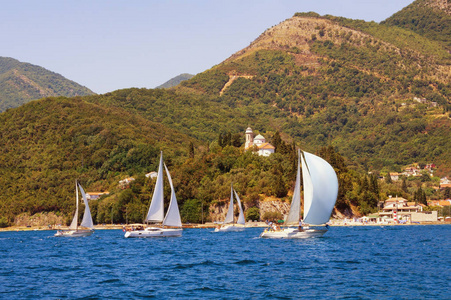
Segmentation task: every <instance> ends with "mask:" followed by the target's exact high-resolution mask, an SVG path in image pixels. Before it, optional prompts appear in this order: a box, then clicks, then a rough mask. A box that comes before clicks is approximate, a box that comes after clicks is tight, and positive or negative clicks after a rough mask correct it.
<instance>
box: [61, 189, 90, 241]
mask: <svg viewBox="0 0 451 300" xmlns="http://www.w3.org/2000/svg"><path fill="white" fill-rule="evenodd" d="M78 188H80V192H81V196H82V198H83V202H84V204H85V211H84V214H83V220H82V221H81V224H80V226H78V203H79V199H78ZM75 195H76V196H75V198H76V208H75V214H74V218H73V219H72V223H71V224H70V226H69V229H68V230H58V231H57V232H56V233H55V236H67V237H81V236H89V235H91V234H92V233H93V232H94V230H93V229H94V224H93V222H92V217H91V210H90V209H89V204H88V199H87V198H86V194H85V191H84V190H83V188H82V187H81V185H80V184H79V183H78V182H77V181H75Z"/></svg>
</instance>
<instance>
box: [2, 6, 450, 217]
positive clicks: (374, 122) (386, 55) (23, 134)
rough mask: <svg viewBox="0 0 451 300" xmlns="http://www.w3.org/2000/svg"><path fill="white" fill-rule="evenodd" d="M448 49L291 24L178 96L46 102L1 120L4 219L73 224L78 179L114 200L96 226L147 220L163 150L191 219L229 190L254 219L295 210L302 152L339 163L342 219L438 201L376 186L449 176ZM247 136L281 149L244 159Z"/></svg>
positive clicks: (349, 25) (326, 22)
mask: <svg viewBox="0 0 451 300" xmlns="http://www.w3.org/2000/svg"><path fill="white" fill-rule="evenodd" d="M446 47H447V46H446V45H445V44H444V43H443V42H442V41H440V40H439V39H431V38H429V37H428V36H426V35H421V34H419V33H416V32H413V31H411V30H409V29H406V28H401V27H399V26H393V25H389V24H385V23H384V24H377V23H375V22H364V21H361V20H350V19H346V18H339V17H334V16H320V15H318V14H316V13H297V14H295V15H294V16H293V17H292V18H290V19H287V20H285V21H283V22H281V23H280V24H278V25H275V26H273V27H271V28H269V29H268V30H266V31H265V32H263V33H262V34H261V35H260V36H259V37H258V38H257V39H256V40H255V41H253V42H252V43H251V44H250V45H249V46H248V47H246V48H245V49H242V50H241V51H238V52H237V53H235V54H232V55H231V56H230V57H229V58H228V59H227V60H225V61H224V62H222V63H221V64H218V65H216V66H214V67H212V68H211V69H209V70H206V71H204V72H202V73H199V74H197V75H196V76H194V77H192V78H191V79H189V80H185V81H183V82H181V83H180V84H179V85H177V86H175V87H174V88H171V89H135V88H133V89H124V90H118V91H114V92H111V93H106V94H103V95H89V96H84V97H74V98H70V99H67V98H47V99H42V100H39V101H33V102H31V103H28V104H26V105H24V106H22V107H19V108H16V109H11V110H8V111H7V112H5V113H3V114H1V115H0V173H1V174H0V186H6V187H7V192H6V193H2V194H0V212H2V211H4V212H5V213H4V215H7V216H8V218H9V220H11V218H12V216H13V215H15V214H17V213H18V212H21V211H28V212H31V213H35V212H39V211H49V210H56V211H62V212H64V213H68V212H69V211H70V209H71V205H73V201H72V199H71V198H70V196H69V194H68V193H69V192H66V191H67V190H69V191H70V190H71V184H72V181H73V179H74V178H80V179H81V180H82V183H83V184H85V186H86V187H88V188H89V189H90V190H92V189H98V190H105V189H108V190H109V191H110V192H111V194H110V196H108V197H107V198H105V199H104V200H102V201H99V202H96V204H94V203H93V215H94V216H95V217H96V220H97V221H98V222H108V221H109V219H108V218H110V215H111V214H113V212H114V220H119V221H125V219H126V218H128V220H129V221H130V220H133V221H140V220H142V215H143V214H144V213H145V212H146V207H147V206H148V202H149V201H150V195H151V191H152V188H153V185H152V182H151V181H149V180H147V179H146V178H145V177H144V176H143V174H144V173H145V172H147V171H151V170H155V169H156V166H155V163H156V162H157V161H158V160H157V157H158V155H159V153H158V151H159V150H160V149H163V150H164V152H165V157H166V158H167V162H168V163H169V164H170V165H169V167H170V169H171V175H172V176H173V182H174V186H175V189H176V190H177V199H178V201H179V205H180V207H181V212H182V217H183V218H184V220H193V219H192V218H194V217H195V216H197V217H198V216H199V215H200V212H201V209H202V208H203V209H204V210H205V212H208V205H209V204H213V203H216V202H217V201H218V200H220V199H226V198H227V197H228V193H229V191H228V187H229V186H230V184H231V183H232V182H234V183H236V185H234V186H236V189H237V190H238V191H239V193H240V195H242V199H243V202H245V203H246V205H247V206H246V207H252V206H256V205H258V201H260V200H262V199H264V198H265V197H276V198H279V199H282V200H283V201H289V190H290V189H291V187H292V185H293V180H294V178H293V177H294V176H293V174H294V167H293V166H295V163H296V154H295V148H296V147H300V148H302V149H303V150H306V151H309V152H316V153H319V154H321V155H322V156H323V157H326V158H327V159H328V161H330V162H331V163H332V164H333V166H334V168H335V169H336V170H337V172H338V177H339V182H340V191H339V197H338V204H337V208H338V209H340V210H341V211H347V212H348V213H349V211H350V210H351V208H353V207H357V210H360V212H361V213H368V212H371V211H373V210H374V209H375V207H376V206H377V203H378V201H379V200H381V199H386V198H388V195H392V194H397V195H398V196H402V197H404V198H408V199H411V200H417V199H416V198H415V197H417V196H416V195H417V194H419V193H420V192H421V191H418V188H419V187H421V186H422V185H423V184H424V185H426V186H425V187H426V188H427V192H428V193H429V194H428V197H439V196H440V195H441V194H439V193H440V192H436V191H435V190H434V189H433V188H432V182H431V179H430V177H429V175H427V174H426V175H427V176H426V175H425V176H424V177H422V179H421V180H423V181H419V180H418V181H415V182H410V181H409V182H407V183H406V186H405V187H403V188H401V186H400V185H396V184H393V185H390V184H389V183H386V184H381V183H378V181H377V176H376V175H387V173H389V172H401V171H402V170H403V169H404V168H405V167H406V166H407V165H409V164H414V163H417V164H420V165H422V164H427V163H433V164H435V165H437V166H438V168H437V169H436V170H435V171H436V173H435V174H437V175H439V176H445V175H448V176H449V175H451V159H450V158H449V149H450V148H451V140H450V139H449V136H451V114H450V112H451V99H450V95H451V54H450V53H449V51H448V49H447V48H446ZM50 108H52V109H55V112H52V113H51V114H50V115H47V114H48V112H49V111H52V109H50ZM248 126H250V127H252V129H253V130H254V131H255V132H256V133H261V134H263V135H264V136H265V137H266V138H267V140H268V141H271V142H272V143H274V144H275V145H276V153H275V154H274V155H271V156H270V157H269V158H261V157H258V156H256V155H253V154H252V153H250V152H249V151H248V152H244V151H243V148H242V147H241V148H240V147H239V146H240V145H242V144H243V138H244V137H243V135H244V131H245V130H246V128H247V127H248ZM369 174H371V175H369ZM126 176H134V177H136V180H135V181H134V182H133V183H132V184H131V188H130V189H124V190H122V189H121V188H120V187H118V184H117V182H118V180H120V179H123V178H125V177H126ZM386 177H387V176H386ZM62 184H63V185H64V186H63V187H61V185H62ZM379 184H380V185H381V186H378V185H379ZM166 193H167V194H168V193H169V191H166ZM44 199H45V200H44ZM132 211H133V212H135V215H134V216H131V214H130V212H132ZM193 216H194V217H193ZM0 217H1V215H0Z"/></svg>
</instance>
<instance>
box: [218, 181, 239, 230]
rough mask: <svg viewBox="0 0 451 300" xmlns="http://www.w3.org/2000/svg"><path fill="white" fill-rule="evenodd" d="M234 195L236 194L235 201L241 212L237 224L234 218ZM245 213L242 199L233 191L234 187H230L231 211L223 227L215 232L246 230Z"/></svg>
mask: <svg viewBox="0 0 451 300" xmlns="http://www.w3.org/2000/svg"><path fill="white" fill-rule="evenodd" d="M233 194H235V199H236V202H237V204H238V208H239V210H240V214H239V216H238V220H237V222H236V224H235V223H234V218H233ZM244 224H245V220H244V213H243V208H242V206H241V201H240V197H238V194H237V193H236V191H235V190H234V189H233V185H232V186H231V187H230V204H229V209H228V211H227V215H226V218H225V220H224V223H223V225H222V226H220V227H218V228H216V229H215V232H227V231H243V230H244Z"/></svg>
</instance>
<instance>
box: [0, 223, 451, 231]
mask: <svg viewBox="0 0 451 300" xmlns="http://www.w3.org/2000/svg"><path fill="white" fill-rule="evenodd" d="M422 225H426V226H427V225H451V222H443V221H438V222H421V223H419V224H393V223H392V224H362V223H345V224H330V225H329V226H330V227H356V226H359V227H360V226H422ZM124 226H130V224H128V225H125V224H122V225H121V224H106V225H96V226H94V230H118V229H123V228H124ZM217 226H218V224H214V223H205V224H183V228H184V229H188V228H194V229H212V228H216V227H217ZM245 227H246V228H265V227H268V225H266V223H265V222H252V223H250V222H249V223H246V225H245ZM67 229H68V226H10V227H5V228H0V232H11V231H56V230H67Z"/></svg>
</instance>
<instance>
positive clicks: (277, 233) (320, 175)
mask: <svg viewBox="0 0 451 300" xmlns="http://www.w3.org/2000/svg"><path fill="white" fill-rule="evenodd" d="M301 159H302V175H303V185H304V220H303V222H304V224H305V226H304V225H302V226H301V224H300V210H301V180H300V178H301V174H300V160H301ZM337 195H338V179H337V175H336V174H335V171H334V169H333V168H332V166H331V165H330V164H329V163H328V162H327V161H325V160H324V159H322V158H321V157H318V156H316V155H313V154H311V153H308V152H305V151H303V155H302V158H301V152H300V151H299V153H298V168H297V174H296V185H295V189H294V193H293V199H292V201H291V207H290V212H289V213H288V216H287V219H286V220H285V225H286V226H288V228H283V229H281V230H273V229H265V231H264V232H263V233H262V234H261V235H260V237H262V238H289V239H290V238H296V239H300V238H310V237H319V236H322V235H323V234H324V233H326V232H327V228H328V226H327V225H326V226H324V225H325V224H326V223H327V222H329V219H330V215H331V213H332V210H333V208H334V206H335V202H336V201H337ZM290 226H295V227H290ZM310 226H315V227H310Z"/></svg>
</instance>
